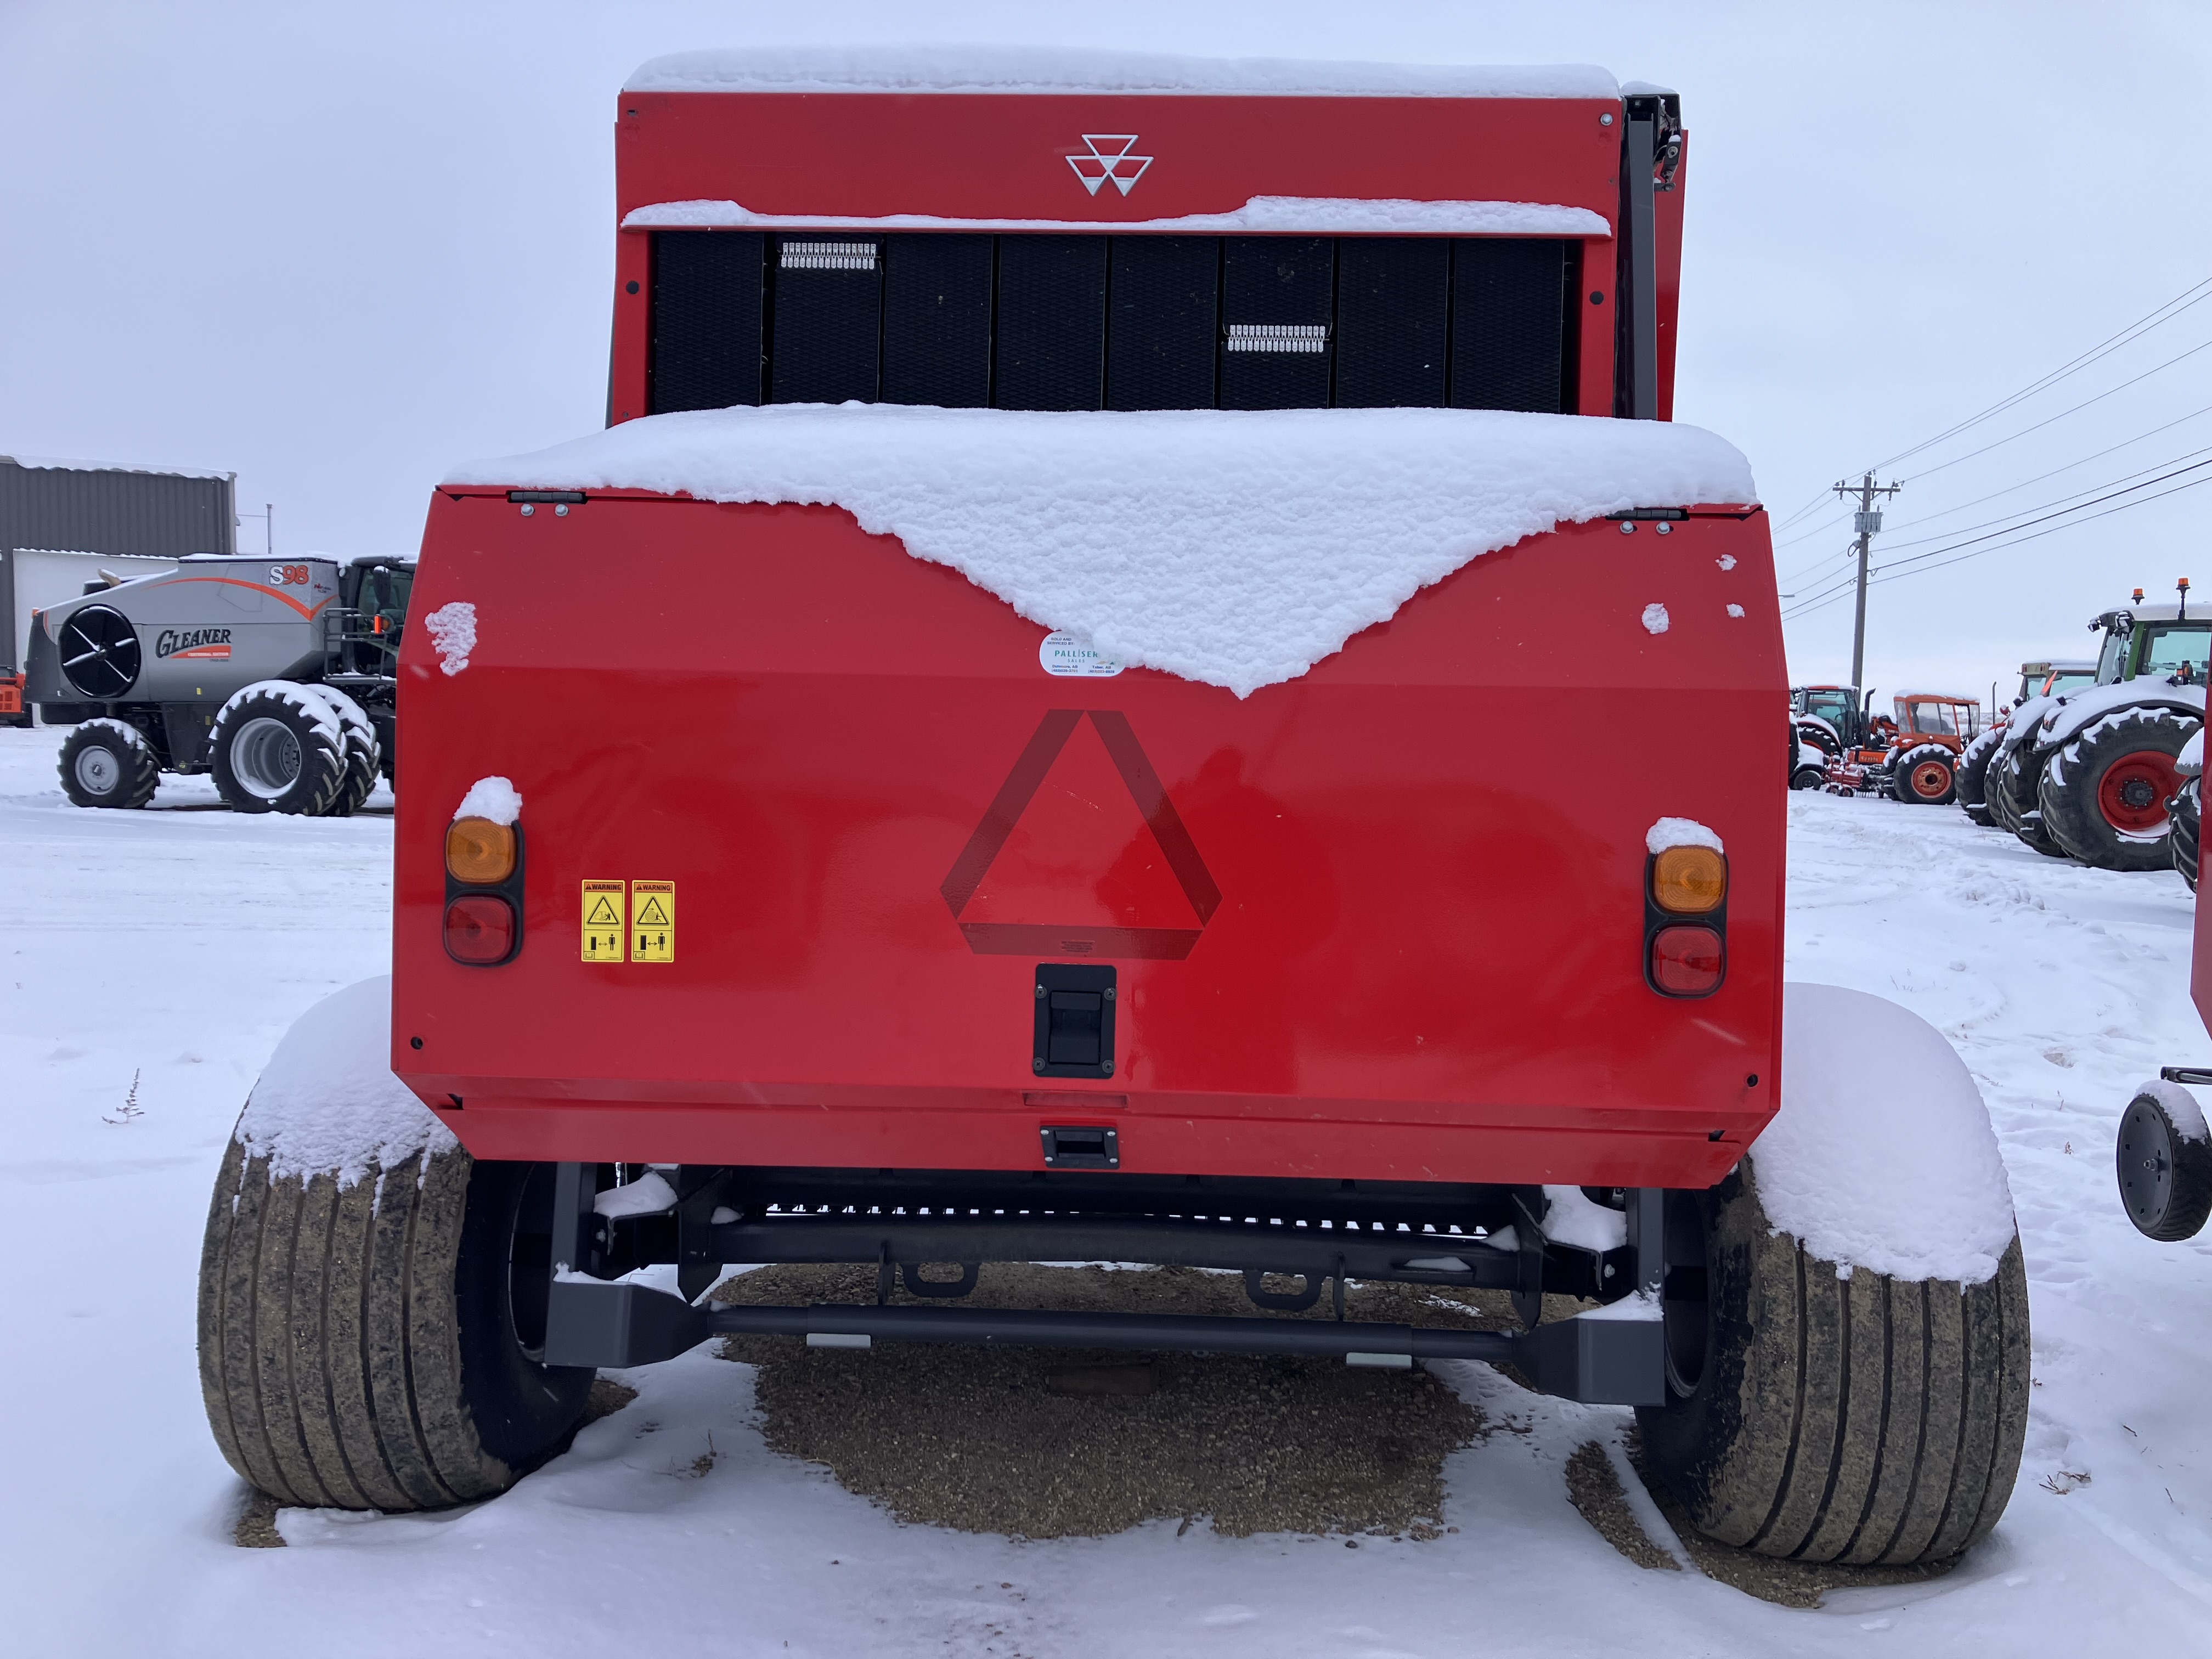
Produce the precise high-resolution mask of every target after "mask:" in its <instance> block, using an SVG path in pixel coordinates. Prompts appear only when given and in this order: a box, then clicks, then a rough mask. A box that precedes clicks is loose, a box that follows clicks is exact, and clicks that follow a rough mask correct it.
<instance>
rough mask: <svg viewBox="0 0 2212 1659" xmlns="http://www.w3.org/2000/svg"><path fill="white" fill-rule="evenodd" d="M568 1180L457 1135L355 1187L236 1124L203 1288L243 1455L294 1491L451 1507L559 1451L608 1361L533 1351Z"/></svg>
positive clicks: (288, 1500) (212, 1218) (203, 1380)
mask: <svg viewBox="0 0 2212 1659" xmlns="http://www.w3.org/2000/svg"><path fill="white" fill-rule="evenodd" d="M356 1173H358V1172H356ZM552 1177H553V1166H552V1165H551V1164H493V1163H482V1164H480V1163H477V1162H475V1161H474V1160H472V1159H471V1158H470V1157H469V1155H468V1154H467V1153H466V1152H462V1151H460V1150H459V1149H458V1148H456V1149H454V1150H452V1151H449V1152H436V1153H433V1154H429V1155H428V1158H427V1167H426V1158H425V1156H424V1155H422V1154H417V1155H416V1156H415V1157H413V1158H409V1159H408V1160H407V1161H406V1162H405V1163H404V1164H399V1165H398V1166H396V1167H394V1168H392V1169H390V1170H381V1171H380V1170H376V1169H374V1168H372V1169H370V1170H368V1172H367V1174H366V1175H365V1176H360V1178H358V1179H356V1181H355V1182H353V1184H351V1185H349V1186H346V1187H343V1188H341V1187H340V1185H339V1182H338V1180H337V1176H336V1175H335V1174H331V1173H321V1172H319V1173H316V1174H313V1175H311V1176H301V1175H298V1174H290V1175H286V1176H282V1177H280V1178H272V1177H271V1175H270V1168H269V1163H268V1160H267V1159H266V1158H247V1157H246V1148H245V1147H244V1146H241V1145H240V1144H239V1143H238V1142H237V1141H236V1140H233V1141H232V1142H231V1145H230V1146H229V1149H228V1152H227V1153H226V1154H225V1156H224V1159H223V1165H222V1174H221V1175H220V1176H218V1177H217V1178H216V1189H215V1200H214V1203H213V1204H212V1205H211V1206H210V1209H209V1212H208V1225H207V1236H206V1241H205V1243H204V1247H203V1249H202V1252H201V1255H200V1289H199V1361H200V1389H201V1392H202V1394H203V1395H204V1398H205V1401H206V1404H207V1413H208V1421H209V1423H210V1425H211V1426H212V1427H213V1429H214V1431H215V1437H216V1444H217V1445H218V1446H219V1447H220V1448H221V1449H222V1455H223V1456H224V1457H225V1458H227V1459H228V1461H229V1462H230V1466H231V1468H234V1469H236V1470H237V1471H238V1473H239V1474H240V1475H241V1476H243V1477H244V1478H245V1480H246V1481H248V1482H249V1483H250V1484H252V1486H256V1487H258V1488H259V1489H260V1490H261V1491H263V1492H267V1493H268V1494H270V1496H271V1497H273V1498H276V1500H277V1501H278V1502H279V1503H281V1504H296V1505H307V1506H310V1507H326V1508H336V1509H347V1510H386V1511H397V1510H434V1509H442V1508H446V1507H448V1506H450V1505H452V1504H465V1503H468V1502H471V1501H472V1500H474V1499H477V1498H489V1497H491V1496H492V1495H494V1494H495V1493H496V1492H504V1491H505V1490H506V1489H507V1487H509V1486H513V1484H514V1482H515V1481H516V1480H519V1479H520V1478H521V1477H522V1476H523V1475H524V1474H526V1473H527V1472H528V1471H529V1470H530V1469H531V1468H533V1467H535V1466H536V1465H537V1464H538V1463H539V1462H543V1461H544V1459H545V1458H546V1457H547V1456H548V1455H550V1454H551V1453H553V1452H555V1451H556V1450H558V1449H560V1448H561V1446H562V1444H563V1443H565V1442H566V1440H567V1438H568V1435H569V1433H570V1432H571V1431H572V1430H574V1427H575V1425H576V1421H577V1419H578V1418H579V1417H580V1415H581V1414H582V1413H583V1409H584V1405H585V1401H586V1398H587V1397H588V1395H589V1394H590V1392H591V1386H592V1372H591V1371H590V1370H580V1369H574V1368H567V1367H561V1368H556V1367H551V1366H547V1365H544V1364H538V1361H537V1360H535V1359H534V1358H532V1349H533V1348H536V1349H537V1350H538V1352H543V1346H542V1345H543V1344H544V1323H545V1293H546V1289H547V1285H548V1275H549V1260H550V1249H549V1247H550V1232H549V1231H548V1227H549V1225H550V1216H551V1214H552V1197H553V1179H552Z"/></svg>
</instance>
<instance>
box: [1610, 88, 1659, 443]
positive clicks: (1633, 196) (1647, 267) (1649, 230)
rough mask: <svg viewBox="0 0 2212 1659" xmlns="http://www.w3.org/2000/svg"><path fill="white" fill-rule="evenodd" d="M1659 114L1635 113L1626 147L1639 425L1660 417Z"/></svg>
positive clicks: (1634, 405)
mask: <svg viewBox="0 0 2212 1659" xmlns="http://www.w3.org/2000/svg"><path fill="white" fill-rule="evenodd" d="M1632 108H1633V106H1632ZM1657 125H1658V123H1657V120H1656V111H1654V112H1650V113H1646V112H1643V111H1634V112H1632V114H1631V115H1630V116H1629V119H1628V131H1627V135H1626V138H1625V139H1624V140H1623V142H1622V146H1621V149H1622V155H1621V161H1620V166H1621V174H1620V182H1621V185H1622V189H1623V191H1624V193H1625V194H1626V198H1627V207H1628V212H1627V220H1628V222H1627V224H1626V226H1625V227H1624V228H1625V229H1626V231H1627V233H1628V234H1627V238H1626V241H1627V246H1626V248H1624V249H1623V250H1622V251H1623V252H1624V253H1625V254H1626V265H1627V270H1626V271H1625V272H1624V273H1623V275H1625V276H1626V277H1627V278H1628V280H1627V281H1626V283H1622V284H1620V286H1621V287H1623V288H1624V289H1626V292H1625V293H1623V294H1621V295H1620V296H1619V297H1620V304H1621V306H1622V307H1623V311H1624V314H1625V315H1626V317H1627V319H1628V332H1629V362H1627V364H1626V365H1625V367H1626V369H1627V372H1628V376H1629V387H1628V408H1627V414H1628V416H1629V418H1630V419H1632V420H1638V421H1656V420H1657V419H1658V418H1659V250H1658V247H1657V246H1656V232H1655V229H1654V225H1653V212H1652V200H1651V198H1652V178H1651V169H1652V166H1653V163H1654V161H1655V159H1656V156H1655V146H1656V130H1657Z"/></svg>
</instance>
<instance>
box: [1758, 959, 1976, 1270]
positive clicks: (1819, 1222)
mask: <svg viewBox="0 0 2212 1659" xmlns="http://www.w3.org/2000/svg"><path fill="white" fill-rule="evenodd" d="M1869 1054H1879V1055H1881V1057H1882V1064H1881V1075H1880V1077H1879V1079H1876V1078H1874V1077H1872V1076H1870V1075H1869V1071H1868V1067H1867V1063H1866V1062H1867V1056H1868V1055H1869ZM1781 1095H1782V1106H1781V1109H1780V1110H1779V1111H1778V1112H1777V1113H1776V1114H1775V1115H1774V1121H1772V1122H1771V1123H1769V1124H1768V1125H1767V1126H1766V1128H1765V1131H1764V1132H1763V1133H1761V1134H1760V1135H1759V1139H1758V1140H1757V1141H1755V1142H1754V1143H1753V1146H1752V1149H1751V1162H1752V1166H1753V1169H1754V1170H1756V1171H1757V1173H1758V1178H1759V1200H1760V1202H1761V1203H1762V1204H1764V1205H1765V1208H1766V1218H1767V1220H1768V1221H1769V1222H1771V1224H1772V1225H1773V1226H1774V1228H1775V1229H1776V1231H1779V1232H1784V1233H1788V1234H1790V1235H1791V1236H1792V1237H1795V1238H1796V1239H1797V1240H1798V1241H1799V1242H1800V1243H1802V1244H1803V1245H1804V1247H1805V1249H1806V1252H1807V1254H1808V1255H1812V1256H1813V1257H1814V1258H1815V1259H1817V1260H1819V1261H1832V1262H1833V1263H1835V1265H1836V1271H1837V1273H1838V1275H1839V1276H1848V1274H1849V1273H1850V1269H1852V1268H1854V1267H1864V1268H1867V1269H1868V1270H1869V1271H1870V1272H1873V1273H1887V1274H1888V1275H1890V1276H1891V1277H1892V1278H1895V1279H1909V1280H1920V1279H1947V1280H1951V1281H1954V1282H1956V1283H1958V1284H1961V1285H1979V1284H1982V1283H1983V1282H1984V1281H1985V1280H1987V1279H1990V1277H1991V1276H1992V1275H1994V1274H1995V1273H1996V1270H1997V1263H1998V1261H1999V1259H2000V1258H2001V1257H2002V1255H2004V1253H2005V1250H2006V1249H2007V1248H2008V1247H2009V1246H2010V1244H2011V1243H2012V1240H2013V1232H2014V1225H2013V1212H2012V1188H2011V1186H2010V1184H2009V1183H2008V1181H2007V1179H2006V1176H2005V1167H2004V1160H2003V1159H2002V1158H2000V1157H1999V1156H1998V1154H1997V1138H1996V1131H1995V1130H1994V1129H1993V1128H1992V1127H1990V1115H1989V1111H1988V1109H1987V1108H1986V1107H1984V1105H1983V1103H1982V1091H1981V1090H1980V1089H1979V1088H1978V1087H1977V1086H1976V1085H1975V1083H1974V1079H1973V1075H1972V1073H1970V1072H1968V1071H1967V1070H1966V1062H1965V1061H1964V1060H1960V1058H1959V1056H1958V1054H1957V1053H1956V1052H1955V1051H1954V1049H1953V1048H1952V1047H1951V1045H1950V1043H1949V1042H1947V1041H1946V1040H1945V1039H1944V1036H1943V1034H1942V1032H1941V1031H1939V1030H1936V1028H1935V1027H1934V1026H1932V1025H1930V1024H1928V1022H1927V1021H1925V1020H1923V1019H1922V1018H1920V1017H1919V1016H1918V1015H1917V1014H1915V1013H1912V1012H1909V1011H1908V1010H1906V1009H1904V1008H1900V1007H1899V1006H1897V1004H1895V1003H1893V1002H1890V1001H1888V1000H1885V999H1883V998H1881V997H1877V996H1869V995H1868V994H1866V993H1865V992H1863V991H1849V990H1845V989H1844V988H1843V987H1840V986H1835V985H1804V984H1795V983H1793V984H1788V985H1785V986H1784V987H1783V992H1782V1088H1781Z"/></svg>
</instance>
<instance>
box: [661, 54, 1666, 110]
mask: <svg viewBox="0 0 2212 1659" xmlns="http://www.w3.org/2000/svg"><path fill="white" fill-rule="evenodd" d="M1638 84H1639V85H1640V84H1641V83H1640V82H1639V83H1638ZM623 91H624V92H726V93H728V92H739V93H757V92H767V93H878V94H880V93H897V94H906V93H966V94H978V93H982V94H1068V93H1082V94H1100V93H1105V94H1133V95H1139V96H1146V97H1306V98H1602V99H1608V100H1618V99H1619V98H1620V95H1621V88H1620V84H1619V83H1618V82H1615V81H1614V79H1613V76H1612V75H1611V74H1610V73H1609V72H1608V71H1607V70H1602V69H1599V68H1597V67H1595V66H1594V65H1591V64H1372V63H1336V62H1328V61H1325V60H1322V59H1307V58H1184V57H1178V56H1174V55H1171V54H1169V53H1164V52H1098V51H1088V50H1084V49H1081V48H1078V47H1070V46H969V45H958V44H953V45H945V46H743V47H726V48H722V49H720V50H710V51H703V52H673V53H671V54H669V55H668V56H666V57H663V58H652V59H649V60H648V61H647V62H646V63H644V64H641V65H640V66H639V67H638V69H637V70H635V72H634V73H633V74H632V75H631V76H630V77H629V80H628V81H626V82H623Z"/></svg>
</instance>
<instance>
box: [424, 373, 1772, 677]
mask: <svg viewBox="0 0 2212 1659" xmlns="http://www.w3.org/2000/svg"><path fill="white" fill-rule="evenodd" d="M446 483H447V484H449V485H457V486H464V487H478V488H482V487H489V488H500V489H586V490H588V489H637V490H649V491H654V492H658V493H662V494H666V495H690V496H693V497H696V498H697V499H700V500H704V501H754V502H793V503H811V504H817V505H831V506H836V507H843V508H844V509H846V510H847V511H848V512H849V513H852V514H853V516H854V518H855V519H856V520H859V522H860V526H861V528H863V529H864V530H866V531H868V532H870V533H872V534H876V535H891V536H896V537H897V538H899V540H900V542H901V543H902V545H903V546H904V547H905V549H906V550H907V551H908V553H910V554H912V555H913V556H915V557H916V558H919V559H923V560H927V561H928V562H932V563H935V564H943V565H949V566H950V567H951V568H953V569H955V570H957V571H959V572H960V573H961V574H963V575H964V576H966V577H967V578H968V579H969V580H970V581H972V582H974V583H975V585H976V586H979V587H981V588H984V589H986V590H987V591H988V592H992V593H994V594H996V595H997V596H998V597H999V598H1000V599H1003V600H1005V601H1006V603H1007V604H1008V605H1012V607H1013V608H1014V609H1015V610H1016V611H1018V612H1020V613H1021V614H1022V615H1023V616H1024V617H1029V618H1030V620H1031V621H1033V622H1036V623H1042V624H1043V625H1044V626H1046V627H1048V628H1052V629H1062V630H1065V631H1066V632H1069V633H1073V634H1075V635H1078V636H1079V637H1080V638H1082V639H1084V640H1085V641H1088V642H1089V643H1090V644H1091V646H1092V647H1093V648H1095V649H1097V651H1099V652H1101V653H1103V654H1105V655H1108V656H1110V657H1112V658H1115V659H1118V660H1120V661H1121V662H1123V663H1127V664H1131V665H1142V666H1146V667H1150V668H1155V669H1159V670H1161V671H1164V672H1167V673H1170V674H1176V675H1179V676H1181V677H1182V678H1185V679H1191V680H1197V681H1200V682H1202V683H1204V684H1210V685H1219V686H1225V687H1227V688H1228V689H1229V690H1231V691H1234V692H1235V693H1236V694H1237V696H1240V697H1242V696H1249V695H1250V694H1251V693H1252V692H1254V691H1256V690H1259V689H1260V688H1261V687H1262V686H1266V685H1272V684H1278V683H1279V682H1281V681H1285V680H1290V679H1295V678H1297V676H1299V675H1301V674H1303V673H1304V672H1305V671H1307V670H1308V669H1309V668H1310V667H1312V666H1313V665H1314V664H1315V663H1316V662H1318V661H1320V660H1321V659H1322V658H1324V657H1327V656H1329V655H1331V654H1333V653H1334V652H1336V651H1337V650H1339V649H1340V647H1342V646H1343V645H1344V643H1345V641H1346V640H1348V639H1350V638H1351V637H1352V635H1354V634H1357V633H1358V632H1359V631H1361V630H1362V629H1366V628H1370V627H1372V626H1373V625H1374V624H1376V623H1380V622H1384V621H1387V620H1388V619H1389V617H1391V616H1393V615H1394V614H1395V612H1396V611H1397V609H1398V607H1399V606H1400V605H1403V604H1404V603H1405V602H1406V601H1407V599H1411V598H1412V597H1413V594H1415V593H1416V592H1419V590H1420V589H1422V588H1424V587H1426V586H1431V585H1432V584H1434V583H1436V582H1438V581H1441V580H1443V579H1444V578H1445V577H1446V576H1448V575H1449V574H1452V572H1454V571H1455V570H1457V569H1458V568H1460V567H1461V566H1462V565H1464V564H1466V563H1467V562H1468V561H1469V560H1471V559H1474V558H1478V557H1480V556H1482V555H1484V554H1486V553H1492V552H1495V551H1497V550H1499V549H1501V548H1504V547H1508V546H1510V545H1511V544H1514V543H1516V542H1517V541H1520V540H1522V538H1526V537H1529V536H1534V535H1539V534H1541V533H1543V532H1546V531H1548V530H1551V529H1552V528H1553V527H1554V526H1557V525H1559V524H1564V523H1579V522H1583V521H1584V520H1591V519H1597V518H1602V517H1604V516H1605V515H1606V514H1607V513H1617V512H1623V511H1626V510H1628V509H1631V508H1635V507H1680V506H1686V505H1693V504H1698V503H1707V502H1750V501H1754V500H1756V488H1755V486H1754V485H1753V482H1752V477H1751V468H1750V465H1749V464H1748V463H1747V461H1746V460H1745V459H1744V458H1743V456H1742V455H1741V453H1739V452H1738V451H1737V450H1736V449H1735V447H1733V446H1731V445H1729V443H1727V442H1726V441H1723V440H1722V439H1720V438H1717V437H1716V436H1714V435H1712V434H1711V433H1710V432H1706V431H1704V430H1702V429H1700V428H1697V427H1692V426H1683V425H1679V424H1676V423H1674V422H1661V421H1613V420H1589V419H1583V418H1582V417H1579V416H1561V415H1522V414H1507V413H1503V412H1498V411H1492V410H1458V409H1304V410H1273V411H1267V412H1248V411H1241V410H1162V411H1154V412H1147V413H1123V412H1119V411H1092V412H1084V413H1076V414H1037V413H1028V412H1024V411H1018V410H998V409H957V410H953V409H933V408H925V407H917V406H909V405H900V404H839V405H834V406H832V405H825V404H769V405H766V406H763V407H758V408H755V407H744V406H741V407H738V408H733V409H720V410H694V411H690V412H686V413H682V414H671V415H659V416H651V417H649V418H647V419H643V420H636V421H629V422H623V424H621V425H618V426H615V427H611V428H608V429H607V430H605V431H604V432H597V433H593V434H592V435H589V436H587V437H584V438H580V439H577V440H576V441H574V442H572V443H567V444H561V445H557V446H556V447H553V448H550V449H544V450H539V451H538V452H537V453H533V454H527V455H517V456H509V457H507V458H504V459H496V460H486V461H477V462H474V463H471V464H470V465H466V466H463V467H459V468H457V469H456V470H455V471H453V473H452V474H451V475H450V476H449V477H447V480H446ZM1639 603H1640V601H1639Z"/></svg>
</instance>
